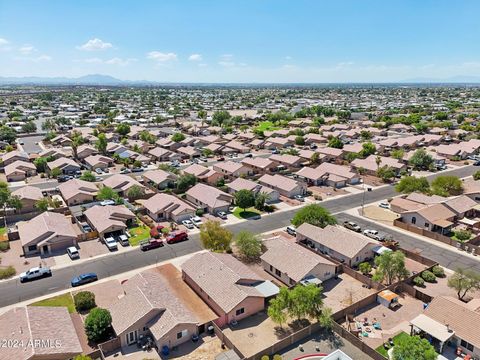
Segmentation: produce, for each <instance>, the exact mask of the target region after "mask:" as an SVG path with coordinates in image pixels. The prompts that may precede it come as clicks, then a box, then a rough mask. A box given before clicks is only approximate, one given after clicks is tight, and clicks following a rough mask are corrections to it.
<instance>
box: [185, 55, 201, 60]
mask: <svg viewBox="0 0 480 360" xmlns="http://www.w3.org/2000/svg"><path fill="white" fill-rule="evenodd" d="M188 60H190V61H202V55H200V54H192V55H190V56H189V57H188Z"/></svg>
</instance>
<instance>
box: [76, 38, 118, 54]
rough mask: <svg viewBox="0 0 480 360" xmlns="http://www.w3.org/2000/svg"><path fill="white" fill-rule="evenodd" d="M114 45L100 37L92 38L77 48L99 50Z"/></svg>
mask: <svg viewBox="0 0 480 360" xmlns="http://www.w3.org/2000/svg"><path fill="white" fill-rule="evenodd" d="M112 47H113V45H112V44H111V43H109V42H105V41H102V40H100V39H98V38H95V39H90V40H88V41H87V42H86V43H85V44H83V45H80V46H77V49H79V50H84V51H97V50H106V49H110V48H112Z"/></svg>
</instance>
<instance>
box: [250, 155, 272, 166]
mask: <svg viewBox="0 0 480 360" xmlns="http://www.w3.org/2000/svg"><path fill="white" fill-rule="evenodd" d="M242 164H244V165H251V166H254V167H257V168H260V169H266V168H267V167H269V166H272V165H273V162H272V161H271V160H269V159H267V158H262V157H260V156H256V157H254V158H245V159H243V160H242Z"/></svg>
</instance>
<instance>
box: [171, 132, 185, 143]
mask: <svg viewBox="0 0 480 360" xmlns="http://www.w3.org/2000/svg"><path fill="white" fill-rule="evenodd" d="M183 140H185V135H184V134H182V133H181V132H177V133H175V134H173V135H172V141H174V142H180V141H183Z"/></svg>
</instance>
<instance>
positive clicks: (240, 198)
mask: <svg viewBox="0 0 480 360" xmlns="http://www.w3.org/2000/svg"><path fill="white" fill-rule="evenodd" d="M234 197H235V204H236V205H237V206H238V207H239V208H241V209H243V211H245V209H247V208H249V207H251V206H253V205H254V204H255V195H254V194H253V191H251V190H246V189H242V190H239V191H237V192H236V193H235V195H234Z"/></svg>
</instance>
